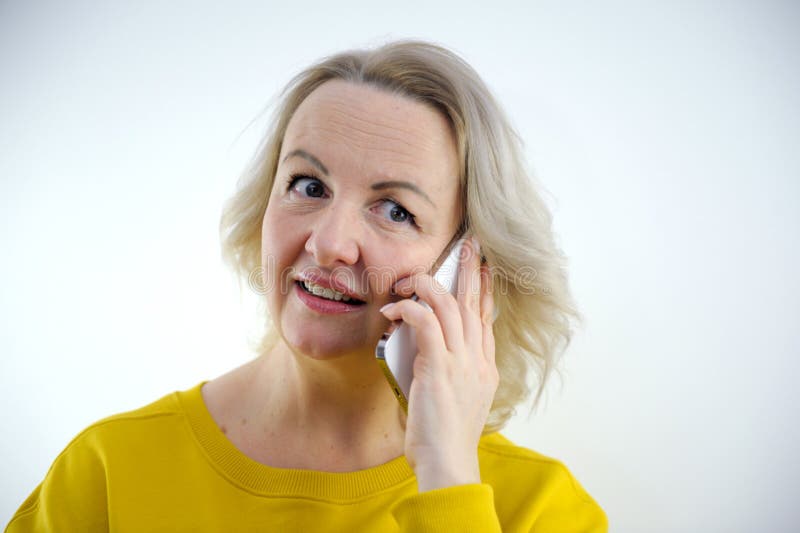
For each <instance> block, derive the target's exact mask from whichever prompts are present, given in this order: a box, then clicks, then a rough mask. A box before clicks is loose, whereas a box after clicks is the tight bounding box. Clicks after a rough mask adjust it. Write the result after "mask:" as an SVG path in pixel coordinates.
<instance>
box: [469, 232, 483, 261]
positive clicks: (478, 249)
mask: <svg viewBox="0 0 800 533" xmlns="http://www.w3.org/2000/svg"><path fill="white" fill-rule="evenodd" d="M471 242H472V249H473V250H475V254H477V256H478V257H480V256H481V243H479V242H478V238H477V237H476V236H475V235H473V236H472V239H471Z"/></svg>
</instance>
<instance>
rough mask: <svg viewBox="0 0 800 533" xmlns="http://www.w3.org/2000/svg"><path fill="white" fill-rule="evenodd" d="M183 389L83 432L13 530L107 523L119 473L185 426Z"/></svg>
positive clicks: (99, 526) (89, 526) (76, 527)
mask: <svg viewBox="0 0 800 533" xmlns="http://www.w3.org/2000/svg"><path fill="white" fill-rule="evenodd" d="M198 387H199V386H198ZM192 390H193V389H192ZM187 392H188V391H187ZM181 394H186V393H177V392H175V393H171V394H168V395H166V396H163V397H162V398H159V399H158V400H156V401H154V402H151V403H149V404H147V405H145V406H143V407H140V408H138V409H134V410H131V411H127V412H123V413H119V414H115V415H112V416H108V417H106V418H103V419H101V420H98V421H97V422H95V423H93V424H91V425H90V426H88V427H87V428H85V429H84V430H83V431H81V432H80V433H78V434H77V435H76V436H75V437H74V438H73V439H72V440H71V441H70V442H69V444H67V446H66V447H65V448H64V449H63V451H62V452H61V453H60V454H59V455H58V456H57V457H56V458H55V460H54V461H53V463H52V464H51V466H50V469H49V470H48V472H47V474H46V475H45V478H44V480H43V481H42V482H41V483H40V484H39V486H38V487H36V489H34V491H33V492H32V493H31V495H30V496H29V497H28V499H27V500H25V502H24V503H23V504H22V506H21V507H20V508H19V510H18V511H17V512H16V513H15V515H14V517H13V518H12V521H11V523H9V528H8V531H18V530H19V531H31V530H36V531H38V530H49V529H50V526H49V525H51V524H53V523H57V524H69V525H71V526H73V527H72V528H71V530H73V531H89V530H100V529H105V528H106V526H107V525H108V521H107V510H108V505H109V496H108V494H109V488H110V485H111V484H113V483H114V482H115V479H116V478H117V477H119V474H120V473H121V475H123V476H127V477H130V476H131V475H134V474H135V472H136V470H137V469H139V468H140V466H139V465H141V464H142V460H143V459H146V458H147V457H148V456H154V455H156V454H158V453H160V450H164V449H165V448H166V449H169V448H170V447H171V446H173V445H172V444H171V442H174V441H175V437H176V431H184V433H185V432H186V430H183V429H181V428H183V427H186V423H185V421H184V419H185V417H184V416H182V412H183V409H182V405H181Z"/></svg>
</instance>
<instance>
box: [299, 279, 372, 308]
mask: <svg viewBox="0 0 800 533" xmlns="http://www.w3.org/2000/svg"><path fill="white" fill-rule="evenodd" d="M295 283H297V285H299V286H300V288H301V289H302V290H303V291H304V292H306V293H308V294H310V295H312V296H316V297H317V298H322V299H324V300H330V301H332V302H339V303H343V304H348V305H364V304H365V303H366V302H364V301H363V300H359V299H358V298H353V297H352V296H347V295H345V294H342V293H341V292H339V291H335V290H333V289H329V288H327V287H321V286H319V285H315V284H313V283H311V282H308V281H303V280H298V281H296V282H295Z"/></svg>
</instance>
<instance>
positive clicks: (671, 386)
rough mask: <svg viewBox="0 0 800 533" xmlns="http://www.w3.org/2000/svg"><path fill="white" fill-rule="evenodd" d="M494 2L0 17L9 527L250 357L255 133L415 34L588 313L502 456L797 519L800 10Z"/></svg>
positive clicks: (658, 528)
mask: <svg viewBox="0 0 800 533" xmlns="http://www.w3.org/2000/svg"><path fill="white" fill-rule="evenodd" d="M478 5H479V6H481V7H469V6H468V4H467V3H465V2H451V3H436V2H431V1H424V2H417V1H408V2H391V3H387V4H386V5H381V3H380V2H376V1H370V2H303V3H301V4H299V5H298V7H288V2H287V3H284V4H281V5H277V4H275V5H271V3H269V2H255V1H253V2H225V3H224V4H223V3H222V2H219V3H211V2H198V1H191V2H189V1H187V2H101V1H94V2H86V1H78V0H72V1H70V2H23V1H22V0H16V1H8V0H6V1H2V2H0V76H2V78H1V80H2V81H1V82H0V217H2V224H1V225H0V228H2V234H1V236H0V246H2V261H0V293H1V294H2V303H0V354H1V356H0V357H1V358H0V387H2V391H3V404H2V405H3V407H2V411H1V412H2V419H0V424H1V425H2V428H3V439H2V445H1V446H2V448H0V456H2V458H3V460H2V462H1V463H0V464H1V465H2V466H0V480H2V481H0V522H2V523H5V522H7V521H8V519H10V517H11V515H12V514H13V512H14V510H15V509H16V508H17V507H18V506H19V505H20V504H21V503H22V501H23V500H24V498H25V497H26V496H27V495H28V494H29V493H30V492H31V491H32V490H33V489H34V487H35V486H36V485H37V484H38V483H39V481H40V480H41V479H42V477H43V476H44V475H45V473H46V471H47V469H48V467H49V465H50V463H51V462H52V461H53V459H54V458H55V457H56V455H57V454H58V453H59V451H60V450H62V449H63V448H64V446H66V444H67V443H68V442H69V440H70V439H71V438H72V437H73V436H74V435H75V434H77V433H78V432H79V431H80V430H81V429H82V428H84V427H85V426H87V425H88V424H90V423H91V422H93V421H95V420H97V419H99V418H102V417H104V416H106V415H109V414H112V413H116V412H119V411H123V410H128V409H132V408H135V407H138V406H141V405H143V404H145V403H149V402H150V401H152V400H154V399H156V398H159V397H161V396H162V395H164V394H166V393H168V392H170V391H173V390H176V389H185V388H188V387H191V386H193V385H195V384H196V383H198V382H199V381H201V380H203V379H210V378H213V377H215V376H216V375H218V374H220V373H222V372H224V371H226V370H228V369H230V368H233V367H235V366H237V365H238V364H240V363H242V362H244V361H246V360H247V359H248V357H249V356H248V354H247V352H246V348H245V336H246V335H247V333H248V331H249V329H248V328H249V327H250V324H249V323H248V316H249V314H248V313H249V312H248V310H247V305H244V306H242V305H240V302H239V298H238V296H237V293H236V287H235V285H234V283H233V282H232V280H231V277H230V276H229V275H228V274H227V272H226V271H225V270H223V267H222V265H221V261H220V259H219V240H218V234H217V225H218V221H219V214H220V210H221V207H222V202H223V201H224V200H225V199H226V198H227V197H228V196H229V195H230V194H231V193H232V192H233V190H234V184H235V181H236V179H237V177H238V174H239V172H240V171H241V170H242V168H243V167H244V165H245V162H246V160H247V159H248V157H249V156H250V154H251V152H252V151H253V148H254V146H255V143H256V141H257V139H258V137H259V134H260V133H261V131H262V129H263V126H264V123H263V120H262V121H260V122H258V121H257V122H256V123H255V125H253V126H252V127H250V128H248V125H249V124H250V122H251V121H252V120H253V119H254V118H256V117H257V115H258V114H259V112H260V111H261V110H262V108H263V107H264V105H265V104H266V103H267V102H268V100H269V99H270V97H271V96H272V95H273V94H274V93H275V91H277V90H278V89H279V88H280V87H282V86H283V85H284V84H285V83H286V82H287V81H288V80H289V78H290V77H291V76H292V75H293V74H294V73H296V72H297V71H298V70H299V69H301V68H302V67H305V66H306V65H308V64H309V63H310V62H312V61H314V60H316V59H318V58H319V57H321V56H323V55H326V54H329V53H332V52H336V51H340V50H342V49H345V48H350V47H354V46H364V45H373V44H380V43H381V42H383V41H385V40H387V39H391V38H404V37H418V38H425V39H430V40H434V41H436V42H439V43H441V44H444V45H446V46H448V47H450V48H451V49H453V50H455V51H456V52H458V53H460V54H461V55H463V56H464V57H465V58H466V59H467V60H468V61H469V62H470V63H471V64H472V65H473V66H474V67H475V68H476V69H477V70H478V72H479V73H481V75H482V76H483V77H484V79H485V80H486V81H487V83H488V84H489V86H490V87H491V88H492V89H493V91H494V92H495V93H496V94H497V96H498V98H499V99H500V101H501V102H502V103H503V105H504V106H505V107H506V108H507V110H508V112H509V114H510V115H511V116H512V117H513V120H514V124H515V126H516V128H517V129H518V130H519V131H520V133H521V135H522V137H523V138H524V139H525V140H526V150H527V154H528V156H529V158H530V160H531V162H532V164H533V166H534V167H535V168H536V170H537V172H538V175H539V177H540V178H541V180H542V181H543V182H544V183H545V185H546V186H547V188H548V190H549V191H550V193H552V195H553V197H554V198H555V201H551V205H552V206H553V210H554V213H555V221H556V222H555V223H556V229H557V231H558V234H559V239H560V241H559V242H560V243H561V246H562V248H563V249H564V250H565V252H566V254H567V255H568V256H569V257H570V268H571V279H572V285H573V288H574V292H575V295H576V298H577V300H578V303H579V305H580V307H581V310H582V311H583V313H584V314H585V316H586V317H587V326H586V328H585V329H584V330H583V331H581V332H580V334H579V335H578V336H577V337H576V339H575V341H574V343H573V345H572V346H571V347H570V349H569V351H568V353H567V355H566V358H565V370H564V379H563V383H562V384H559V383H558V382H555V383H554V386H553V387H551V388H550V389H549V393H548V396H547V401H546V402H545V403H544V404H543V405H542V409H540V410H539V411H537V413H536V414H535V415H534V416H532V417H531V418H530V419H528V420H526V419H525V417H523V416H520V417H518V418H517V419H515V420H514V422H513V423H512V425H511V426H510V427H509V428H508V430H507V432H506V433H507V435H508V436H509V437H510V438H512V440H515V441H516V442H517V443H519V444H522V445H525V446H528V447H530V448H533V449H536V450H538V451H540V452H542V453H545V454H548V455H551V456H554V457H557V458H559V459H561V460H563V461H564V462H565V463H566V464H567V465H568V466H569V467H570V469H571V470H572V471H573V473H574V474H575V475H576V477H577V478H578V479H579V480H580V481H581V483H582V484H583V485H584V486H585V488H586V489H587V490H588V491H589V492H590V493H591V494H592V495H593V496H594V497H595V498H596V499H597V500H598V501H599V502H600V503H601V505H602V506H603V507H604V508H605V510H606V511H607V513H608V515H609V518H610V521H611V525H612V531H617V532H643V531H646V532H677V531H697V532H706V533H707V532H714V531H720V532H722V531H724V532H740V531H741V532H750V531H753V532H755V531H777V532H782V531H790V530H791V529H792V525H794V526H796V524H797V523H798V521H800V512H799V511H798V505H797V501H798V498H800V461H798V460H797V458H796V457H795V454H796V452H797V450H798V449H800V430H799V429H798V420H799V419H800V417H799V416H798V415H799V414H800V412H799V411H800V407H798V404H799V403H800V402H798V400H800V398H799V397H798V396H799V395H798V393H797V385H796V384H795V382H796V379H797V377H798V375H800V363H799V362H798V360H799V359H800V357H799V356H800V350H799V349H798V348H799V347H800V339H799V337H800V333H798V327H797V322H798V316H799V315H800V313H798V311H799V310H800V305H799V304H798V300H800V290H799V288H798V279H797V276H796V273H797V272H798V269H800V261H799V260H798V241H800V239H798V229H799V228H800V215H798V209H797V205H798V200H800V155H798V154H800V150H798V147H800V126H798V124H800V105H798V104H800V97H799V96H798V95H800V61H799V60H798V52H800V37H799V36H800V32H798V27H800V26H799V23H800V8H799V7H798V4H797V3H795V2H789V1H785V2H777V1H772V2H763V1H760V2H755V1H753V2H733V1H731V2H697V1H694V2H689V1H687V2H633V1H631V2H620V1H609V2H585V3H581V2H570V1H553V2H530V3H522V2H520V3H506V2H499V1H494V2H489V3H487V2H480V3H478ZM246 303H247V302H245V304H246ZM521 412H525V409H524V408H523V409H522V410H521Z"/></svg>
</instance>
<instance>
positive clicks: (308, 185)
mask: <svg viewBox="0 0 800 533" xmlns="http://www.w3.org/2000/svg"><path fill="white" fill-rule="evenodd" d="M287 190H289V191H294V192H296V193H298V194H300V195H302V196H307V197H309V198H322V197H323V195H324V194H325V185H324V184H323V183H322V182H321V181H320V180H318V179H317V178H315V177H313V176H305V175H301V174H297V175H293V176H291V177H290V178H289V185H288V187H287Z"/></svg>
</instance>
